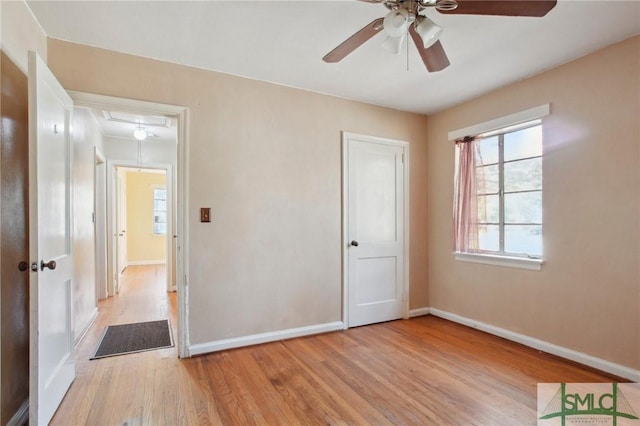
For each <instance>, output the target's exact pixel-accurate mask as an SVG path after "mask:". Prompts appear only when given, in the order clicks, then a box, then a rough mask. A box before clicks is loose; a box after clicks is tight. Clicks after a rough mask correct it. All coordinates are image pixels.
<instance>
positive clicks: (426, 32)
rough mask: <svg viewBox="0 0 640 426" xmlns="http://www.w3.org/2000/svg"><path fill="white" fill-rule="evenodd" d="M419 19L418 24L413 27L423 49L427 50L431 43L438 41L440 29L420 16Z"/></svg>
mask: <svg viewBox="0 0 640 426" xmlns="http://www.w3.org/2000/svg"><path fill="white" fill-rule="evenodd" d="M421 18H422V19H420V20H419V22H418V21H416V23H415V24H413V25H414V26H415V29H416V32H417V33H418V34H420V38H421V39H422V44H423V45H424V48H425V49H428V48H429V47H431V46H432V45H433V43H435V42H436V41H438V39H439V38H440V36H441V35H442V28H441V27H439V26H438V25H436V24H435V23H434V22H433V21H432V20H431V19H429V18H427V17H426V16H421Z"/></svg>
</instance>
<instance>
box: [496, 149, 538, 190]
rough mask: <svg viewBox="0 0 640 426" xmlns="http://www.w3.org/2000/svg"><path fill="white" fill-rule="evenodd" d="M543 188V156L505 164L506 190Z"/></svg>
mask: <svg viewBox="0 0 640 426" xmlns="http://www.w3.org/2000/svg"><path fill="white" fill-rule="evenodd" d="M531 189H542V158H541V157H538V158H532V159H530V160H521V161H514V162H513V163H505V165H504V190H505V192H512V191H528V190H531Z"/></svg>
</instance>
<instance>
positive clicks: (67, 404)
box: [52, 266, 614, 426]
mask: <svg viewBox="0 0 640 426" xmlns="http://www.w3.org/2000/svg"><path fill="white" fill-rule="evenodd" d="M164 282H165V281H164V268H163V267H161V266H144V267H143V266H134V267H129V268H127V271H126V272H125V283H124V286H123V289H122V291H121V293H120V294H119V295H118V296H117V297H114V298H111V299H109V300H106V301H103V302H101V303H100V304H99V309H100V316H99V319H98V321H97V322H96V324H95V325H94V326H93V327H92V328H91V330H90V331H89V332H88V334H87V336H86V337H85V339H84V340H83V341H82V342H81V343H80V345H79V348H78V351H77V359H78V360H77V377H76V380H75V382H74V383H73V385H72V387H71V389H70V390H69V392H68V394H67V396H66V397H65V399H64V401H63V402H62V405H61V406H60V408H59V409H58V412H57V413H56V415H55V417H54V418H53V421H52V424H53V425H85V424H87V425H207V424H226V425H248V424H261V425H262V424H265V425H316V424H351V425H387V424H412V425H413V424H415V425H509V426H515V425H535V424H536V383H538V382H611V381H612V380H614V378H612V377H609V376H607V375H604V374H601V373H599V372H596V371H593V370H591V369H588V368H584V367H581V366H579V365H577V364H574V363H571V362H567V361H563V360H561V359H559V358H556V357H554V356H551V355H547V354H544V353H539V352H538V351H536V350H533V349H530V348H527V347H524V346H521V345H518V344H515V343H512V342H509V341H506V340H503V339H500V338H497V337H494V336H491V335H488V334H485V333H482V332H479V331H477V330H474V329H470V328H467V327H464V326H460V325H457V324H454V323H451V322H449V321H445V320H442V319H439V318H436V317H432V316H426V317H419V318H415V319H411V320H399V321H393V322H388V323H383V324H376V325H371V326H366V327H358V328H354V329H350V330H347V331H344V332H335V333H328V334H323V335H318V336H311V337H304V338H298V339H292V340H288V341H282V342H276V343H269V344H264V345H258V346H253V347H248V348H242V349H235V350H229V351H224V352H219V353H214V354H209V355H204V356H199V357H194V358H191V359H185V360H179V359H178V358H177V350H176V348H170V349H162V350H156V351H149V352H142V353H138V354H132V355H124V356H117V357H112V358H105V359H100V360H94V361H89V360H88V359H89V357H90V356H91V354H92V352H93V351H94V350H95V347H96V345H97V343H98V340H99V338H100V335H101V333H102V331H103V330H104V327H105V326H107V325H111V324H122V323H129V322H135V321H149V320H156V319H162V318H167V317H170V318H171V319H172V322H173V324H174V335H175V324H176V322H175V318H176V299H175V295H174V294H167V293H166V292H165V291H164Z"/></svg>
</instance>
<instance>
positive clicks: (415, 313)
mask: <svg viewBox="0 0 640 426" xmlns="http://www.w3.org/2000/svg"><path fill="white" fill-rule="evenodd" d="M423 315H429V308H417V309H411V310H410V311H409V318H415V317H421V316H423Z"/></svg>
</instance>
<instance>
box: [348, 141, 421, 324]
mask: <svg viewBox="0 0 640 426" xmlns="http://www.w3.org/2000/svg"><path fill="white" fill-rule="evenodd" d="M352 139H354V140H356V139H357V140H359V141H366V142H371V143H378V144H382V145H389V146H398V147H401V148H402V152H403V156H404V168H403V169H404V188H403V191H404V248H403V257H404V270H405V273H404V283H403V287H404V291H403V302H404V310H403V315H402V316H403V318H405V319H407V318H409V235H410V233H409V204H410V203H409V198H410V197H409V158H410V157H409V142H406V141H402V140H397V139H388V138H381V137H377V136H368V135H362V134H358V133H351V132H345V131H343V132H342V322H343V324H344V328H345V329H347V328H349V250H348V249H349V232H348V225H349V222H348V218H349V173H348V171H349V141H350V140H352Z"/></svg>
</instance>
